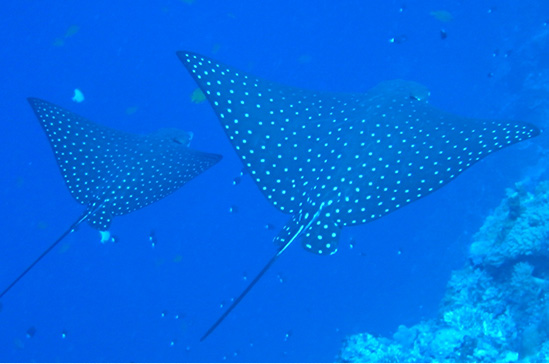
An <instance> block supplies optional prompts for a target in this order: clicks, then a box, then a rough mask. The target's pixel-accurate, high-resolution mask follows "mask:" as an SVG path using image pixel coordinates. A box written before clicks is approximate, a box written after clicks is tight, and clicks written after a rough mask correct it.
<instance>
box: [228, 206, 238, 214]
mask: <svg viewBox="0 0 549 364" xmlns="http://www.w3.org/2000/svg"><path fill="white" fill-rule="evenodd" d="M229 212H230V213H231V214H236V213H237V212H238V206H236V205H231V207H229Z"/></svg>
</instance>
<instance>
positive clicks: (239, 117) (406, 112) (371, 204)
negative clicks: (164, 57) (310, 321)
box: [178, 52, 539, 254]
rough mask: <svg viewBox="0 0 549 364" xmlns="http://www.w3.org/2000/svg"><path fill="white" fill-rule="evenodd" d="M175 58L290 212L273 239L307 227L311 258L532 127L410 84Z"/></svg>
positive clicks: (261, 181)
mask: <svg viewBox="0 0 549 364" xmlns="http://www.w3.org/2000/svg"><path fill="white" fill-rule="evenodd" d="M178 55H179V57H180V59H181V61H182V62H183V64H184V65H185V67H186V68H187V69H188V70H189V72H190V73H191V75H192V76H193V78H194V79H195V81H196V82H197V83H198V85H199V87H200V88H201V89H202V90H203V92H204V93H205V94H206V96H207V98H208V100H209V101H210V103H211V104H212V106H213V108H214V110H215V112H216V113H217V115H218V117H219V119H220V121H221V123H222V124H223V126H224V130H225V132H226V133H227V135H228V137H229V139H230V140H231V142H232V144H233V146H234V147H235V149H236V151H237V153H238V155H239V156H240V158H241V159H242V161H243V162H244V164H245V165H246V166H247V168H248V169H249V170H250V173H251V176H252V178H254V179H255V182H256V183H257V185H258V186H259V188H260V190H261V191H262V192H263V193H264V195H265V196H266V197H267V198H268V199H269V200H270V201H271V202H272V203H273V205H275V206H276V207H278V208H279V209H280V210H281V211H283V212H285V213H289V214H292V215H293V219H292V221H291V222H290V223H288V224H287V225H286V226H285V227H284V229H283V230H282V231H281V233H280V234H279V236H278V237H277V239H278V240H279V241H280V242H281V243H284V242H286V241H288V239H291V238H292V236H293V235H294V234H296V233H297V232H298V231H300V229H299V228H300V227H301V226H309V227H308V229H307V231H305V232H304V234H303V235H302V236H303V246H304V247H305V248H306V249H307V250H310V251H312V252H315V253H317V254H333V253H334V252H335V251H336V250H337V240H338V234H339V229H340V228H341V227H343V226H348V225H355V224H363V223H367V222H369V221H372V220H374V219H378V218H380V217H382V216H384V215H386V214H387V213H390V212H392V211H394V210H396V209H398V208H400V207H402V206H405V205H407V204H408V203H410V202H413V201H415V200H417V199H419V198H421V197H424V196H426V195H428V194H430V193H431V192H433V191H435V190H437V189H439V188H441V187H442V186H443V185H445V184H446V183H448V182H450V181H451V180H453V179H454V178H456V177H457V176H458V175H459V174H460V173H462V172H463V171H464V170H465V169H467V168H468V167H470V166H471V165H473V164H474V163H476V162H477V161H479V160H480V159H482V158H484V157H485V156H487V155H488V154H490V153H492V152H494V151H497V150H499V149H501V148H503V147H506V146H508V145H511V144H514V143H517V142H519V141H522V140H525V139H528V138H531V137H533V136H536V135H537V134H538V133H539V130H538V129H537V128H536V127H535V126H533V125H530V124H527V123H523V122H516V121H498V120H478V119H468V118H463V117H460V116H457V115H452V114H449V113H446V112H443V111H440V110H438V109H436V108H434V107H432V106H430V105H429V104H428V102H427V97H421V98H418V97H414V95H419V94H421V95H424V96H426V95H428V92H427V91H426V90H425V88H424V87H423V86H421V85H419V84H417V83H414V82H408V81H401V80H397V81H388V82H383V83H381V84H379V85H378V86H376V87H374V88H373V89H371V90H370V91H369V92H367V93H365V94H334V93H326V92H314V91H308V90H303V89H298V88H293V87H288V86H284V85H280V84H276V83H273V82H270V81H266V80H262V79H259V78H256V77H254V76H251V75H247V74H246V73H244V72H241V71H238V70H235V69H233V68H231V67H228V66H227V65H223V64H221V63H218V62H216V61H214V60H211V59H208V58H206V57H204V56H201V55H198V54H193V53H189V52H179V53H178ZM322 204H325V206H324V208H323V209H322V211H321V213H320V214H317V212H319V211H320V206H321V205H322ZM313 215H314V216H317V220H316V221H315V222H314V223H312V224H310V222H311V217H312V216H313Z"/></svg>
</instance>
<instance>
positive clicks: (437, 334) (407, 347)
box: [338, 181, 549, 362]
mask: <svg viewBox="0 0 549 364" xmlns="http://www.w3.org/2000/svg"><path fill="white" fill-rule="evenodd" d="M548 248H549V182H548V181H544V182H541V183H539V184H538V185H537V186H536V187H535V189H534V191H532V192H528V191H526V189H525V187H524V186H523V185H521V184H517V185H516V186H515V188H514V189H512V190H508V191H507V197H506V198H505V199H504V200H503V201H502V202H501V204H500V205H499V206H498V207H497V208H496V209H495V211H494V212H493V213H492V214H491V215H490V216H489V217H488V218H487V219H486V221H485V223H484V225H483V226H482V227H481V228H480V230H479V231H478V232H477V233H476V234H475V236H474V239H473V242H472V244H471V247H470V259H469V261H468V263H467V264H466V265H465V267H464V268H463V269H461V270H459V271H456V272H454V273H453V274H452V277H451V279H450V281H449V282H448V287H447V291H446V295H445V297H444V299H443V302H442V304H441V308H440V312H439V315H438V317H436V318H433V319H432V320H428V321H423V322H420V323H419V324H417V325H414V326H413V327H410V328H408V327H405V326H400V327H399V328H398V330H397V331H396V332H395V333H394V335H393V337H392V338H387V337H376V336H373V335H370V334H367V333H364V334H358V335H353V336H350V337H348V338H347V339H346V341H345V343H344V345H343V348H342V349H341V352H340V353H339V357H338V360H339V361H340V362H517V361H520V362H523V361H528V362H549V303H548V302H547V298H549V264H548V263H549V249H548Z"/></svg>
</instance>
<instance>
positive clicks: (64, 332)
mask: <svg viewBox="0 0 549 364" xmlns="http://www.w3.org/2000/svg"><path fill="white" fill-rule="evenodd" d="M66 338H67V331H66V330H63V331H62V332H61V339H66Z"/></svg>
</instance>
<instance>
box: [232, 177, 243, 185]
mask: <svg viewBox="0 0 549 364" xmlns="http://www.w3.org/2000/svg"><path fill="white" fill-rule="evenodd" d="M241 180H242V178H240V177H235V178H234V179H233V186H236V185H238V184H239V183H240V181H241Z"/></svg>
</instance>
